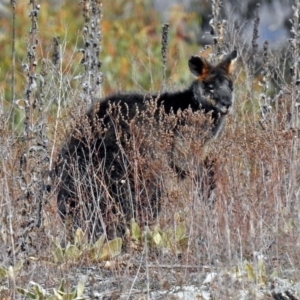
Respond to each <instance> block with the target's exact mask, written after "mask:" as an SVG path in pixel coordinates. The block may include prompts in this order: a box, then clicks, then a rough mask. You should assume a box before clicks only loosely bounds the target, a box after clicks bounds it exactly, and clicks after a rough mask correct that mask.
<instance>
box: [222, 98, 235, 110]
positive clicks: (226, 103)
mask: <svg viewBox="0 0 300 300" xmlns="http://www.w3.org/2000/svg"><path fill="white" fill-rule="evenodd" d="M220 103H221V104H222V105H223V106H225V107H227V108H229V107H230V106H231V104H232V102H231V97H221V99H220Z"/></svg>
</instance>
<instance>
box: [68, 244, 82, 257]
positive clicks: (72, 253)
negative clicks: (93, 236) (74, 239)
mask: <svg viewBox="0 0 300 300" xmlns="http://www.w3.org/2000/svg"><path fill="white" fill-rule="evenodd" d="M80 254H81V251H80V250H79V249H78V248H77V247H76V246H75V245H71V244H68V245H67V247H66V250H65V257H66V258H68V259H76V258H78V257H79V256H80Z"/></svg>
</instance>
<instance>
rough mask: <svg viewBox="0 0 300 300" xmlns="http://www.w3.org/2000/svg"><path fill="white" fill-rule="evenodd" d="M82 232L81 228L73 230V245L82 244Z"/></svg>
mask: <svg viewBox="0 0 300 300" xmlns="http://www.w3.org/2000/svg"><path fill="white" fill-rule="evenodd" d="M83 239H84V233H83V231H82V229H81V228H77V229H76V232H75V241H74V243H75V245H76V246H79V245H82V244H83Z"/></svg>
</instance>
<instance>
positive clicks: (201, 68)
mask: <svg viewBox="0 0 300 300" xmlns="http://www.w3.org/2000/svg"><path fill="white" fill-rule="evenodd" d="M236 57H237V51H236V50H234V51H232V52H231V53H230V54H228V55H227V56H226V57H225V58H224V59H223V60H222V61H221V62H219V63H218V64H217V65H215V66H214V65H212V64H210V63H209V62H208V61H207V60H206V59H204V58H202V57H199V56H192V57H191V58H190V60H189V68H190V71H191V72H192V74H193V75H195V76H196V77H197V79H196V80H195V81H194V83H193V84H192V90H193V94H194V101H196V102H197V104H198V105H199V107H200V108H201V109H203V110H204V111H205V112H210V111H212V113H213V118H217V116H220V115H226V114H227V113H228V111H229V109H230V107H231V105H232V99H233V96H232V91H233V82H232V76H231V75H232V72H233V67H234V62H235V60H236Z"/></svg>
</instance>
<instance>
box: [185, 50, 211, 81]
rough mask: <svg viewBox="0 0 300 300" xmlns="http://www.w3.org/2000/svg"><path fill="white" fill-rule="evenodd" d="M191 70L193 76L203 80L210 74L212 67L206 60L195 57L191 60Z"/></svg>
mask: <svg viewBox="0 0 300 300" xmlns="http://www.w3.org/2000/svg"><path fill="white" fill-rule="evenodd" d="M189 68H190V71H191V72H192V74H193V75H195V76H196V77H198V78H199V79H200V80H203V79H205V77H206V76H207V74H209V72H210V69H211V65H210V64H209V63H208V61H207V60H206V59H204V58H202V57H200V56H196V55H193V56H191V58H190V59H189Z"/></svg>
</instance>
